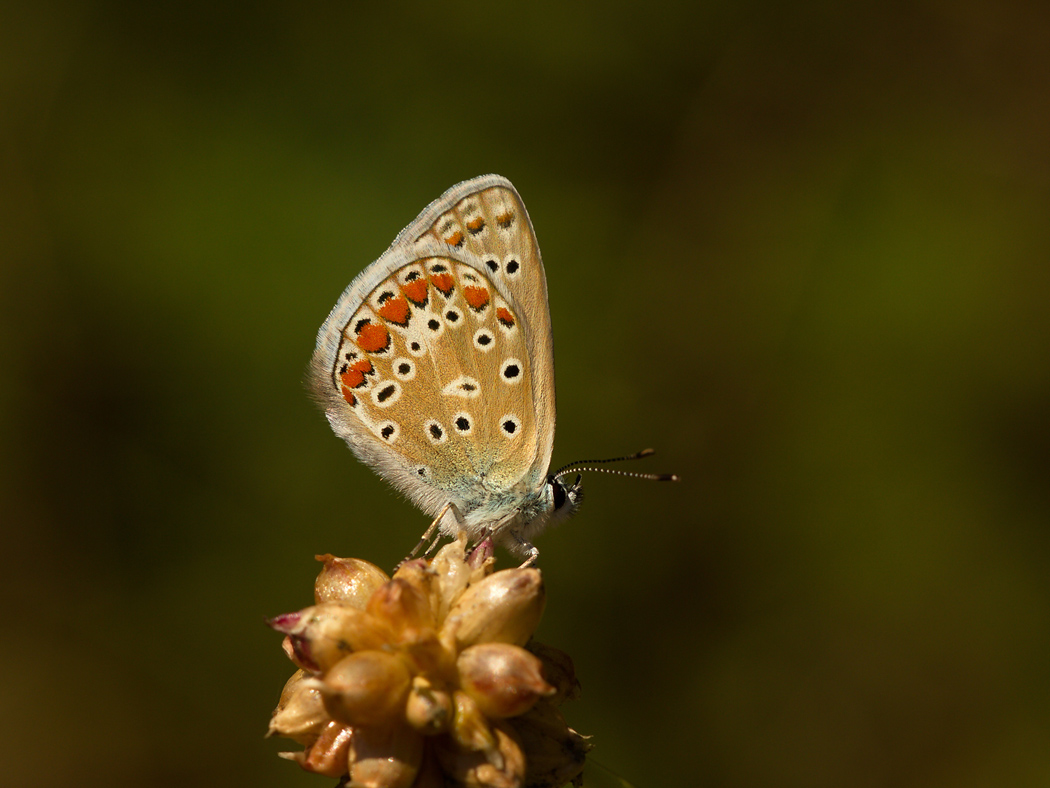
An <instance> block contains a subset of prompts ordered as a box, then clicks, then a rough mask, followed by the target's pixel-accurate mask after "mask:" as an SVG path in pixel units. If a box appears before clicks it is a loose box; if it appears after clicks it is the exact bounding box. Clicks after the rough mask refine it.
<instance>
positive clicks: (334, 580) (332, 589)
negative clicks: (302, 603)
mask: <svg viewBox="0 0 1050 788" xmlns="http://www.w3.org/2000/svg"><path fill="white" fill-rule="evenodd" d="M314 557H315V558H316V559H317V560H318V561H323V562H324V567H323V568H322V569H321V573H320V574H319V575H317V580H315V581H314V601H315V602H317V603H318V604H320V603H321V602H342V603H343V604H347V605H352V606H353V607H357V608H361V609H362V610H363V609H364V607H365V604H366V603H367V602H368V599H369V597H371V596H372V594H374V593H375V590H376V589H377V588H379V586H381V585H383V583H385V582H387V581H388V580H389V579H390V578H389V577H388V576H387V573H386V572H384V571H383V570H382V569H380V568H379V567H378V566H376V565H375V564H373V563H371V562H369V561H364V560H362V559H360V558H336V557H335V556H333V555H332V554H331V553H325V554H324V555H318V556H314Z"/></svg>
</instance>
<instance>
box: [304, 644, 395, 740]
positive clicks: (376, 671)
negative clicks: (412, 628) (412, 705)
mask: <svg viewBox="0 0 1050 788" xmlns="http://www.w3.org/2000/svg"><path fill="white" fill-rule="evenodd" d="M411 682H412V675H411V674H410V673H409V672H408V668H407V667H406V666H405V662H404V660H402V659H401V658H400V657H398V656H397V655H395V654H390V653H387V652H385V651H358V652H356V653H354V654H351V655H350V656H348V657H344V658H343V659H342V660H340V661H339V662H338V663H336V664H335V665H334V666H333V667H332V668H331V670H329V671H328V672H327V673H325V674H324V678H323V679H322V680H321V681H315V682H312V685H313V686H316V687H317V688H318V689H319V690H320V691H321V695H322V698H323V701H324V708H325V711H327V712H328V714H329V715H330V716H331V717H332V719H335V720H338V721H339V722H342V723H344V724H346V725H354V726H358V725H380V726H384V725H389V724H390V723H391V722H392V721H393V720H394V719H395V718H397V717H400V716H401V715H403V714H404V711H405V699H406V697H407V696H408V689H409V686H410V684H411Z"/></svg>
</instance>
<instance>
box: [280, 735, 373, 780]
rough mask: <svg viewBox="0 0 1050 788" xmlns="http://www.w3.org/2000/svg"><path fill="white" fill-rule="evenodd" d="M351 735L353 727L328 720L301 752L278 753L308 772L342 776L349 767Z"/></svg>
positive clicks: (326, 775) (325, 775)
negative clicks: (315, 737)
mask: <svg viewBox="0 0 1050 788" xmlns="http://www.w3.org/2000/svg"><path fill="white" fill-rule="evenodd" d="M353 735H354V732H353V729H351V728H348V727H347V726H345V725H340V724H339V723H338V722H329V723H328V724H327V725H325V727H324V729H323V730H322V731H321V735H320V736H319V737H318V739H317V741H315V742H314V743H313V744H311V745H310V746H309V747H307V748H306V750H304V751H303V752H282V753H278V755H280V756H281V757H282V758H287V759H288V760H290V761H295V762H296V763H298V764H299V765H300V766H302V767H303V769H305V770H306V771H308V772H313V773H314V774H320V775H323V776H324V777H342V776H343V775H344V774H346V773H347V769H348V768H349V767H348V763H349V758H350V741H351V739H352V738H353Z"/></svg>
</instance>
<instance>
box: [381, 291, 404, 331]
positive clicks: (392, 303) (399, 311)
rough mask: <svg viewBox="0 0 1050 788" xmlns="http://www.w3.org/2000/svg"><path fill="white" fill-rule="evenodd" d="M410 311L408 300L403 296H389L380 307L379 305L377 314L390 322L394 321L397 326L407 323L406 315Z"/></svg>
mask: <svg viewBox="0 0 1050 788" xmlns="http://www.w3.org/2000/svg"><path fill="white" fill-rule="evenodd" d="M410 314H411V313H410V312H409V311H408V301H406V300H405V299H404V298H400V297H399V298H390V299H387V301H386V303H384V304H383V305H382V306H381V307H379V316H380V317H381V318H383V319H384V320H389V321H390V322H391V323H396V324H397V325H399V326H407V325H408V317H409V315H410Z"/></svg>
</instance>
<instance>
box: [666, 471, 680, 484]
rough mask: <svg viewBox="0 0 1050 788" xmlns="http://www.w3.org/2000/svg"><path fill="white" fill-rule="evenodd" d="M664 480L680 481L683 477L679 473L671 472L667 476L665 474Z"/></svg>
mask: <svg viewBox="0 0 1050 788" xmlns="http://www.w3.org/2000/svg"><path fill="white" fill-rule="evenodd" d="M664 481H668V482H680V481H682V477H681V476H679V475H678V474H677V473H669V474H667V475H666V476H664Z"/></svg>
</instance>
